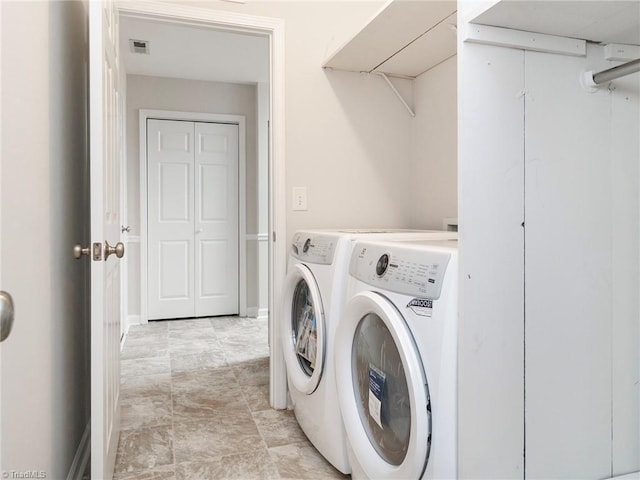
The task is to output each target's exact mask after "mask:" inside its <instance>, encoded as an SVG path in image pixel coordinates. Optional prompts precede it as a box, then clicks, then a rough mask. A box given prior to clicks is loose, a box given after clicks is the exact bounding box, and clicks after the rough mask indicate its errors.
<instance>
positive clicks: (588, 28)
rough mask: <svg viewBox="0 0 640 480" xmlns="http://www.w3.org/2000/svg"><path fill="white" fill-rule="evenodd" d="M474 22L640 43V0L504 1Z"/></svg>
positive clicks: (563, 35)
mask: <svg viewBox="0 0 640 480" xmlns="http://www.w3.org/2000/svg"><path fill="white" fill-rule="evenodd" d="M473 23H479V24H483V25H491V26H496V27H505V28H512V29H515V30H525V31H527V32H538V33H546V34H549V35H557V36H561V37H569V38H579V39H582V40H590V41H593V42H599V43H622V44H629V45H640V2H639V1H638V0H599V1H594V0H586V1H585V0H551V1H546V0H503V1H501V2H499V3H497V4H496V5H494V6H493V7H491V8H489V9H488V10H487V11H485V12H484V13H482V14H480V15H479V16H478V17H476V18H475V19H474V20H473Z"/></svg>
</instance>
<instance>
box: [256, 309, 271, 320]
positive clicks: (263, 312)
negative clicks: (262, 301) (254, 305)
mask: <svg viewBox="0 0 640 480" xmlns="http://www.w3.org/2000/svg"><path fill="white" fill-rule="evenodd" d="M257 318H258V320H267V319H268V318H269V309H268V308H259V309H258V317H257Z"/></svg>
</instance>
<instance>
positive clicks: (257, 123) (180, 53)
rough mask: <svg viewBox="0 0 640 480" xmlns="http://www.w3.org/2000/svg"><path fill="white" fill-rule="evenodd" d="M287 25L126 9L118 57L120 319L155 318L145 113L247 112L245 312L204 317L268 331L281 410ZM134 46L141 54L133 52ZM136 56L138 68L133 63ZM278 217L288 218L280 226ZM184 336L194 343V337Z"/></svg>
mask: <svg viewBox="0 0 640 480" xmlns="http://www.w3.org/2000/svg"><path fill="white" fill-rule="evenodd" d="M141 10H142V11H141ZM230 17H234V18H230ZM236 17H237V18H236ZM280 28H281V26H280V25H279V24H278V22H277V21H275V22H274V21H271V20H270V19H265V21H261V20H260V19H258V20H256V19H255V18H251V20H250V21H249V20H248V19H247V18H243V16H242V15H237V16H233V15H232V16H230V15H229V14H228V13H225V14H220V13H219V12H215V11H205V10H202V9H196V8H194V9H190V8H182V7H181V8H178V7H176V6H170V5H141V6H140V5H138V6H130V5H129V6H128V5H123V6H122V8H121V11H120V58H121V63H122V66H123V67H124V69H125V71H126V73H127V81H126V84H127V89H126V92H125V95H124V96H125V99H126V102H125V103H126V112H127V120H126V133H125V136H126V144H127V149H126V150H127V151H126V153H127V154H126V158H127V163H126V164H127V168H123V182H124V184H125V185H126V189H124V190H123V195H124V197H125V198H124V202H123V204H124V205H126V209H125V211H123V212H122V213H123V216H122V218H123V225H122V229H123V240H124V241H126V243H127V251H128V255H127V257H128V258H127V265H126V270H127V272H126V277H125V278H126V281H125V282H124V285H123V291H122V293H123V300H124V301H123V310H124V311H123V317H122V318H123V319H124V320H125V321H126V322H127V324H145V323H146V322H147V321H148V319H149V310H148V294H147V292H146V290H147V289H148V282H145V281H144V276H145V274H148V272H149V268H148V267H149V261H148V245H145V243H147V242H146V240H147V239H146V238H145V237H146V234H147V233H148V225H146V224H145V215H146V214H147V213H148V205H146V204H145V203H146V202H145V200H144V199H145V194H148V192H144V191H143V187H144V186H145V183H144V182H145V181H147V179H145V173H144V171H143V168H146V164H147V162H146V159H144V158H143V157H141V154H140V152H141V150H143V149H141V148H140V145H141V144H143V143H144V137H145V136H146V132H144V131H143V130H142V127H141V126H140V125H141V122H140V115H141V111H142V110H146V111H147V113H148V111H149V110H154V111H155V112H157V111H165V112H173V113H175V112H181V113H182V114H185V113H187V114H190V115H195V116H196V117H197V114H202V115H211V114H214V115H232V116H233V115H235V116H237V117H242V118H243V119H244V122H245V123H244V124H245V126H246V133H247V135H246V142H245V143H244V145H243V148H244V149H245V150H246V152H245V153H246V164H245V171H244V172H243V173H244V176H245V181H244V183H243V184H242V188H240V189H239V191H240V195H239V197H238V200H239V204H240V210H241V211H242V214H240V215H238V222H239V223H240V222H243V223H242V228H238V231H239V235H238V250H239V251H240V252H241V254H240V258H241V259H242V261H239V275H238V279H239V280H238V287H239V292H240V295H239V300H238V313H239V315H238V316H237V317H229V316H225V317H220V318H214V319H213V320H211V319H208V318H209V315H207V314H205V323H206V322H207V321H208V322H209V325H211V324H212V323H213V324H220V325H222V324H224V325H225V326H228V325H227V323H229V322H231V323H234V320H236V322H235V323H236V325H234V326H237V325H245V326H246V327H247V328H248V329H252V328H254V327H255V328H256V329H257V330H259V331H264V337H265V338H261V339H260V342H259V344H258V345H256V348H255V350H256V351H258V352H259V353H261V354H264V353H266V355H267V356H268V357H269V358H268V373H269V374H268V377H269V378H270V391H269V394H268V401H269V402H270V404H271V406H273V407H274V408H285V407H286V384H285V375H284V365H283V364H282V361H281V354H280V342H279V338H278V331H279V329H278V328H277V327H275V326H274V324H273V322H274V320H275V318H277V315H275V311H276V310H277V309H278V305H277V302H274V301H273V299H274V298H278V297H277V295H278V293H277V292H278V291H279V288H280V287H279V285H280V284H281V283H282V281H281V279H282V278H283V276H284V264H285V261H284V258H285V255H284V249H280V248H278V247H277V246H276V245H275V244H274V243H273V242H274V240H275V238H276V233H277V232H279V231H284V224H283V221H282V219H283V218H284V216H278V215H277V211H279V210H280V209H281V208H282V209H283V208H284V202H283V201H282V199H278V198H277V197H278V194H277V192H278V191H280V189H279V185H281V184H282V182H283V171H282V170H283V169H282V166H283V155H282V152H283V145H282V139H281V138H280V135H281V134H282V131H281V130H278V129H277V128H275V126H274V127H271V125H274V123H275V122H276V121H280V122H281V115H282V110H281V109H280V108H277V107H276V105H275V102H274V99H275V98H279V99H280V102H281V96H278V93H277V92H279V91H281V86H279V85H280V84H281V80H282V65H281V64H280V63H279V62H280V60H278V52H280V53H281V38H279V36H280V35H281V30H280ZM136 50H141V53H134V52H136ZM133 55H137V58H136V57H133ZM165 55H166V56H165ZM171 56H172V57H171ZM132 57H133V58H134V59H135V60H136V61H137V64H136V63H135V62H134V61H130V59H131V58H132ZM276 110H278V112H276ZM194 119H195V120H198V118H195V117H194ZM278 119H280V120H278ZM185 120H186V119H185ZM205 120H206V119H205ZM221 123H225V122H221ZM281 124H282V123H280V125H281ZM141 139H142V140H143V141H141ZM241 190H244V195H242V192H241ZM243 216H244V218H243ZM276 218H280V222H281V223H276V221H275V220H276ZM270 232H273V235H272V234H271V233H270ZM283 236H284V235H283ZM283 236H282V237H281V238H283ZM278 279H280V280H278ZM145 283H147V285H145ZM214 315H215V314H214ZM252 319H253V320H255V322H251V320H252ZM189 322H190V323H189ZM183 325H185V327H187V326H189V325H191V326H192V327H194V329H195V328H197V326H199V327H202V326H204V324H203V323H202V320H189V321H186V322H184V323H183ZM225 326H223V327H221V328H226V327H225ZM127 327H128V325H125V328H127ZM174 329H175V330H177V328H174ZM193 334H194V335H197V332H195V331H194V332H193ZM181 335H182V337H183V339H187V340H188V337H189V336H190V334H188V333H187V334H181ZM181 335H178V336H181ZM246 350H251V346H250V345H249V346H246V345H245V352H244V353H242V352H236V354H237V358H240V357H242V356H243V355H245V354H247V352H246ZM158 352H161V349H160V350H158V349H157V347H156V351H155V353H158ZM185 353H187V352H185ZM201 353H202V352H197V351H194V352H192V353H191V354H192V355H193V358H192V359H191V360H193V362H192V365H193V367H194V368H197V367H198V362H199V361H205V360H203V358H202V355H201ZM187 354H188V353H187ZM232 356H233V354H232ZM196 360H198V361H196ZM205 362H206V361H205ZM188 363H189V362H186V363H185V365H186V364H188ZM123 369H126V361H123Z"/></svg>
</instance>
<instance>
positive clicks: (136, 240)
mask: <svg viewBox="0 0 640 480" xmlns="http://www.w3.org/2000/svg"><path fill="white" fill-rule="evenodd" d="M140 241H141V240H140V235H129V236H128V237H127V243H140Z"/></svg>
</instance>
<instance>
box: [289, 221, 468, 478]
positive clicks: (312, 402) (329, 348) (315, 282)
mask: <svg viewBox="0 0 640 480" xmlns="http://www.w3.org/2000/svg"><path fill="white" fill-rule="evenodd" d="M456 235H457V234H456V233H455V232H444V231H424V230H421V231H420V230H310V231H301V232H297V233H296V234H295V235H294V237H293V242H292V248H291V252H290V255H289V268H288V274H287V278H286V280H285V287H284V294H283V310H282V311H283V321H282V339H283V350H284V357H285V362H286V365H287V381H288V385H289V393H290V396H291V400H292V403H293V408H294V412H295V415H296V418H297V420H298V423H299V424H300V427H301V428H302V430H303V431H304V432H305V434H306V435H307V437H308V438H309V440H310V441H311V443H313V445H314V446H315V447H316V449H317V450H318V451H319V452H320V453H321V454H322V455H323V456H324V457H325V458H326V459H327V460H328V461H329V462H331V463H332V464H333V465H334V466H335V467H336V468H337V469H338V470H340V471H341V472H343V473H349V472H350V471H351V468H350V465H349V460H348V456H347V444H346V437H345V432H344V428H343V425H342V417H341V415H340V410H339V405H338V399H337V392H336V384H335V373H334V372H335V368H334V364H333V362H334V341H335V331H336V327H337V325H338V323H339V320H340V317H341V315H342V310H343V307H344V304H345V298H346V280H347V276H348V271H349V261H350V258H351V251H352V249H353V245H354V243H355V241H356V240H358V239H365V238H372V237H373V238H381V239H382V238H384V239H400V238H401V239H404V240H409V239H419V238H423V239H424V238H455V237H456Z"/></svg>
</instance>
